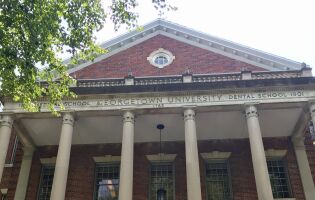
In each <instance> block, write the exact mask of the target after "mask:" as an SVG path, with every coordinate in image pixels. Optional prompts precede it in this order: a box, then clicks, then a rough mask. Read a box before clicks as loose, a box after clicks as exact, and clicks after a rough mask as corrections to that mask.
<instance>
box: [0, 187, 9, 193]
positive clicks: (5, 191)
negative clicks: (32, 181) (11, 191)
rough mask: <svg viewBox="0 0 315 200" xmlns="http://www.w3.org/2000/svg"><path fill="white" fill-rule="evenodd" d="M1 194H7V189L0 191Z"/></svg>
mask: <svg viewBox="0 0 315 200" xmlns="http://www.w3.org/2000/svg"><path fill="white" fill-rule="evenodd" d="M0 192H1V194H8V188H3V189H0Z"/></svg>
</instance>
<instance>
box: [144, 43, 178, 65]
mask: <svg viewBox="0 0 315 200" xmlns="http://www.w3.org/2000/svg"><path fill="white" fill-rule="evenodd" d="M174 59H175V56H174V55H173V54H172V53H171V52H170V51H168V50H165V49H163V48H160V49H158V50H156V51H153V52H152V53H151V54H150V55H149V57H147V60H148V61H149V62H150V64H151V65H153V66H155V67H157V68H164V67H166V66H168V65H170V64H171V63H172V62H173V61H174Z"/></svg>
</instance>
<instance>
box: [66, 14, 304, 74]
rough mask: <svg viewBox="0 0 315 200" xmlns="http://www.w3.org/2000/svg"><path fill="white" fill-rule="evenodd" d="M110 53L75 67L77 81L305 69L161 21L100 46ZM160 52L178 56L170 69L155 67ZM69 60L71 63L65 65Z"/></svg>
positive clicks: (244, 47) (238, 45) (271, 56)
mask: <svg viewBox="0 0 315 200" xmlns="http://www.w3.org/2000/svg"><path fill="white" fill-rule="evenodd" d="M101 46H102V47H103V48H106V49H107V50H108V51H109V52H108V53H106V54H104V55H100V56H99V57H97V58H96V59H95V60H94V61H93V62H91V61H89V62H85V63H82V64H80V65H77V66H72V67H71V68H70V69H69V70H68V72H69V73H70V74H72V75H73V76H75V77H76V78H78V79H94V78H121V77H124V76H126V75H128V74H132V75H134V76H166V75H181V74H183V73H184V72H187V71H189V72H191V73H194V74H204V73H230V72H239V71H241V70H244V69H246V70H251V71H281V70H297V69H301V63H298V62H295V61H292V60H289V59H285V58H282V57H279V56H275V55H271V54H269V53H265V52H262V51H259V50H255V49H252V48H249V47H246V46H243V45H240V44H237V43H233V42H230V41H227V40H224V39H221V38H217V37H213V36H210V35H207V34H204V33H201V32H198V31H195V30H192V29H189V28H187V27H183V26H180V25H177V24H174V23H171V22H168V21H165V20H161V19H159V20H156V21H154V22H152V23H149V24H147V25H145V26H144V27H143V28H142V29H141V31H139V30H135V31H132V32H129V33H127V34H124V35H122V36H119V37H117V38H115V39H113V40H110V41H108V42H105V43H103V44H102V45H101ZM159 48H163V49H166V50H167V51H170V52H172V54H174V56H175V59H174V61H173V62H172V64H171V65H169V66H166V67H165V68H163V69H159V68H157V67H154V66H152V65H151V64H150V63H149V62H148V60H147V58H148V56H149V55H150V53H152V52H153V51H156V50H157V49H159ZM66 62H68V61H66Z"/></svg>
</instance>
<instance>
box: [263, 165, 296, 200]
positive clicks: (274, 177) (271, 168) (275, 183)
mask: <svg viewBox="0 0 315 200" xmlns="http://www.w3.org/2000/svg"><path fill="white" fill-rule="evenodd" d="M267 165H268V172H269V177H270V183H271V188H272V193H273V197H274V198H290V197H291V191H290V187H289V181H288V175H287V171H286V168H285V166H284V162H283V161H282V160H268V161H267Z"/></svg>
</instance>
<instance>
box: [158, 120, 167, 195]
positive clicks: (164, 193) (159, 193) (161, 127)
mask: <svg viewBox="0 0 315 200" xmlns="http://www.w3.org/2000/svg"><path fill="white" fill-rule="evenodd" d="M156 128H157V129H159V131H160V153H159V155H160V160H159V164H161V154H162V130H163V129H164V128H165V126H164V124H158V125H157V126H156ZM160 176H161V177H160V181H161V182H160V188H159V189H158V190H157V191H156V199H157V200H166V190H165V189H164V187H163V186H162V174H160Z"/></svg>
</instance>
